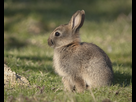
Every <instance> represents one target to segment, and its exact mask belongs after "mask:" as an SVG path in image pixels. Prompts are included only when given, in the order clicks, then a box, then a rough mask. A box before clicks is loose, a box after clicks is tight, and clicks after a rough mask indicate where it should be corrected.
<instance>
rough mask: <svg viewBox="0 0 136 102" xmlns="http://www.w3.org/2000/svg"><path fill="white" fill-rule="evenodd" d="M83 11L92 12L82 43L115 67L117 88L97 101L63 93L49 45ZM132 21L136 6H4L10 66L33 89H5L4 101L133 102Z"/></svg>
mask: <svg viewBox="0 0 136 102" xmlns="http://www.w3.org/2000/svg"><path fill="white" fill-rule="evenodd" d="M78 9H80V10H81V9H84V10H85V12H86V19H85V22H84V25H83V27H82V28H81V30H80V33H81V39H82V41H84V42H93V43H95V44H97V45H98V46H100V47H101V48H102V49H103V50H104V51H105V52H106V53H107V54H108V56H109V57H110V59H111V61H112V63H113V70H114V83H113V85H112V86H110V87H102V88H99V89H93V90H92V93H93V94H94V97H92V94H91V93H90V92H89V91H85V93H80V94H79V93H68V92H64V91H63V85H62V83H61V78H60V77H59V76H58V75H57V74H56V73H55V72H54V69H53V67H52V56H53V49H52V48H50V47H49V46H48V45H47V39H48V37H49V34H50V33H51V32H52V31H53V29H54V28H55V27H57V26H58V25H60V24H65V23H67V22H68V21H69V20H70V17H71V16H72V14H73V13H74V12H76V11H77V10H78ZM131 15H132V1H131V0H119V1H117V0H110V1H109V0H105V2H104V1H101V0H91V1H89V0H84V1H80V0H74V1H73V0H68V1H67V0H54V1H53V0H28V1H26V0H20V1H18V0H4V63H6V64H7V65H8V66H9V67H11V69H12V70H13V71H15V72H16V73H18V74H20V75H22V76H25V77H26V78H27V79H28V80H29V82H30V84H31V86H30V87H19V86H16V87H15V88H14V89H10V87H9V88H5V89H4V101H5V102H7V101H9V102H11V101H12V102H14V101H15V102H94V101H95V100H96V102H102V101H103V102H106V100H107V101H112V102H129V101H130V102H131V101H132V18H131ZM94 98H95V99H94Z"/></svg>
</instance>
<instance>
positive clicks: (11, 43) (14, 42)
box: [4, 36, 28, 50]
mask: <svg viewBox="0 0 136 102" xmlns="http://www.w3.org/2000/svg"><path fill="white" fill-rule="evenodd" d="M27 45H28V43H27V42H25V41H21V40H19V39H17V38H16V37H12V36H9V37H6V38H5V39H4V47H5V48H6V49H7V50H9V49H14V48H21V47H25V46H27Z"/></svg>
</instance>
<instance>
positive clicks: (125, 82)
mask: <svg viewBox="0 0 136 102" xmlns="http://www.w3.org/2000/svg"><path fill="white" fill-rule="evenodd" d="M118 65H121V67H122V68H132V63H113V67H115V66H118ZM130 70H131V69H130ZM131 83H132V75H130V74H128V73H123V72H120V71H114V81H113V85H116V84H119V85H120V86H124V87H125V86H129V85H130V84H131Z"/></svg>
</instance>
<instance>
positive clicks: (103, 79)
mask: <svg viewBox="0 0 136 102" xmlns="http://www.w3.org/2000/svg"><path fill="white" fill-rule="evenodd" d="M84 19H85V11H84V10H81V11H80V10H78V11H77V12H76V13H75V14H73V16H72V17H71V20H70V21H69V23H68V24H64V25H60V26H59V27H57V28H56V29H55V30H54V31H53V32H52V33H51V34H50V35H49V38H48V45H49V46H50V47H52V48H53V49H54V56H53V66H54V69H55V72H56V73H58V75H59V76H61V77H62V82H63V84H64V89H65V90H67V91H70V92H73V91H76V92H78V93H80V92H84V90H85V89H92V88H97V87H102V86H109V85H111V84H112V81H113V70H112V63H111V61H110V59H109V57H108V56H107V54H106V53H105V52H104V51H103V50H102V49H101V48H100V47H98V46H97V45H95V44H93V43H86V42H81V39H80V34H79V30H80V28H81V27H82V26H83V23H84Z"/></svg>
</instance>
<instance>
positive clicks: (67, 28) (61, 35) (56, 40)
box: [48, 10, 85, 48]
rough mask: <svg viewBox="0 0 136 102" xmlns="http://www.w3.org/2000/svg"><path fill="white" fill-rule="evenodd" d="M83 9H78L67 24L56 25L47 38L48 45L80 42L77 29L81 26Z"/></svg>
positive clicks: (58, 45) (55, 45) (54, 46)
mask: <svg viewBox="0 0 136 102" xmlns="http://www.w3.org/2000/svg"><path fill="white" fill-rule="evenodd" d="M84 18H85V11H84V10H81V11H80V10H78V11H77V12H76V13H75V14H73V16H72V17H71V20H70V21H69V23H68V24H65V25H60V26H59V27H57V28H56V29H55V30H54V31H53V32H52V33H51V34H50V36H49V38H48V45H49V46H51V47H53V48H56V47H61V46H65V45H68V44H70V43H72V42H80V37H79V29H80V28H81V27H82V25H83V23H84Z"/></svg>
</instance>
